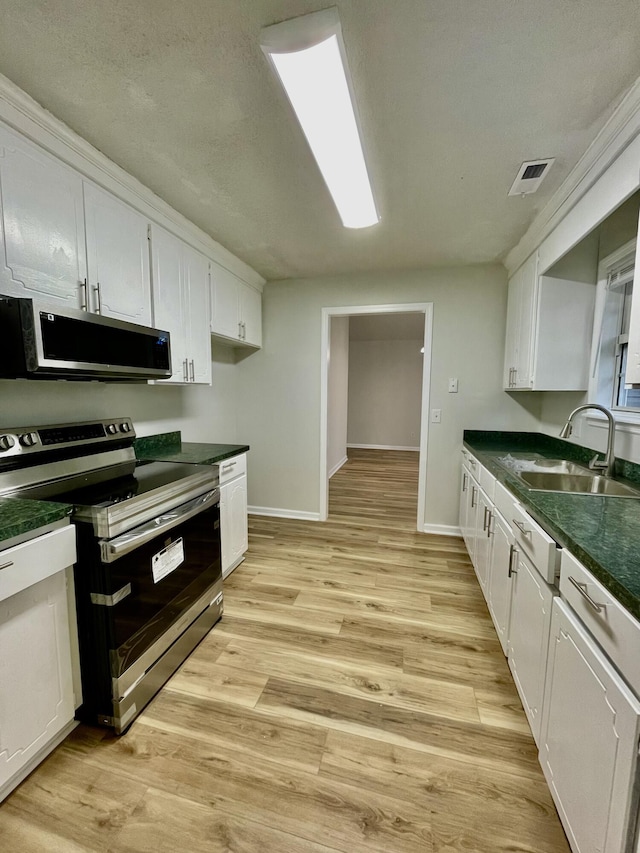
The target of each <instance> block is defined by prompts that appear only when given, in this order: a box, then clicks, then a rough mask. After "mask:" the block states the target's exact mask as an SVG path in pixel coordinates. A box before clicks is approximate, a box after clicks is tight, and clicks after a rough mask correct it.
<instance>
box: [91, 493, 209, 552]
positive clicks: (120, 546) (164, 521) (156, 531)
mask: <svg viewBox="0 0 640 853" xmlns="http://www.w3.org/2000/svg"><path fill="white" fill-rule="evenodd" d="M219 500H220V490H219V489H214V490H213V491H211V492H206V494H204V495H200V496H199V497H197V498H194V499H193V500H191V501H189V502H188V503H186V504H183V505H182V506H180V507H178V509H177V510H171V511H169V512H166V513H164V514H163V515H160V516H158V517H157V518H155V519H154V520H153V521H149V522H147V523H146V524H141V525H140V527H136V528H135V529H134V530H132V531H130V532H129V533H123V534H122V536H117V537H116V538H115V539H110V540H108V541H107V540H103V541H102V542H100V553H101V557H102V562H103V563H114V562H115V561H116V560H119V559H120V557H124V555H125V554H130V553H131V551H134V550H135V549H136V548H139V547H140V545H144V544H145V542H149V541H150V540H151V539H154V538H155V537H156V536H159V535H160V534H161V533H166V532H167V531H168V530H171V529H173V528H174V527H177V526H178V525H179V524H182V523H183V522H184V521H187V520H188V519H190V518H193V516H194V515H198V513H200V512H202V511H203V510H205V509H207V507H209V506H212V505H213V504H216V503H218V501H219Z"/></svg>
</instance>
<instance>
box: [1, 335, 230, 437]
mask: <svg viewBox="0 0 640 853" xmlns="http://www.w3.org/2000/svg"><path fill="white" fill-rule="evenodd" d="M212 358H213V386H212V387H209V386H194V387H193V388H189V387H185V386H180V387H172V386H170V385H165V386H157V385H144V384H134V385H124V384H121V383H106V382H56V381H53V382H52V381H32V380H24V381H20V380H11V381H9V380H3V381H0V427H14V426H15V427H18V426H41V425H43V424H52V423H67V422H71V421H79V420H90V419H91V418H103V417H108V416H110V415H114V416H116V417H117V416H119V415H121V416H129V417H131V418H133V422H134V425H135V428H136V433H137V434H138V435H150V434H153V433H158V432H168V431H171V430H182V435H183V438H184V439H185V440H186V441H209V442H218V441H219V442H222V443H227V442H231V443H233V442H235V441H236V438H237V420H236V402H237V400H236V394H237V383H236V380H235V373H236V371H237V367H236V366H235V365H234V352H233V350H232V349H230V348H228V347H224V346H219V345H215V346H214V347H213V349H212Z"/></svg>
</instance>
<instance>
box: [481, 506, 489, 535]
mask: <svg viewBox="0 0 640 853" xmlns="http://www.w3.org/2000/svg"><path fill="white" fill-rule="evenodd" d="M488 512H489V508H488V507H485V508H484V520H483V522H482V529H483V530H486V529H487V513H488Z"/></svg>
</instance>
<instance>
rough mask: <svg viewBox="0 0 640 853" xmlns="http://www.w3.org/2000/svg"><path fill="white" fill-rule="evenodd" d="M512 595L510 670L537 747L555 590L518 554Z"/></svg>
mask: <svg viewBox="0 0 640 853" xmlns="http://www.w3.org/2000/svg"><path fill="white" fill-rule="evenodd" d="M511 571H512V574H514V575H515V580H514V581H513V592H512V598H511V621H510V628H509V644H508V659H509V667H510V668H511V673H512V675H513V680H514V681H515V683H516V687H517V689H518V693H519V694H520V699H521V701H522V706H523V708H524V711H525V714H526V715H527V719H528V721H529V725H530V726H531V733H532V734H533V739H534V740H535V742H536V743H539V739H540V720H541V712H542V699H543V693H544V677H545V672H546V668H547V649H548V647H549V629H550V626H551V605H552V604H553V598H554V595H555V590H554V588H553V587H551V586H549V584H548V583H547V582H546V581H544V580H543V579H542V577H541V575H540V574H539V572H538V571H536V569H535V567H534V566H533V564H532V563H531V562H530V561H529V560H528V558H527V557H525V556H524V555H523V554H522V553H520V552H518V553H517V554H516V556H515V559H514V561H513V566H512V570H511Z"/></svg>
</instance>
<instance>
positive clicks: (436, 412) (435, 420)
mask: <svg viewBox="0 0 640 853" xmlns="http://www.w3.org/2000/svg"><path fill="white" fill-rule="evenodd" d="M441 420H442V409H431V423H432V424H439V423H440V421H441Z"/></svg>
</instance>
